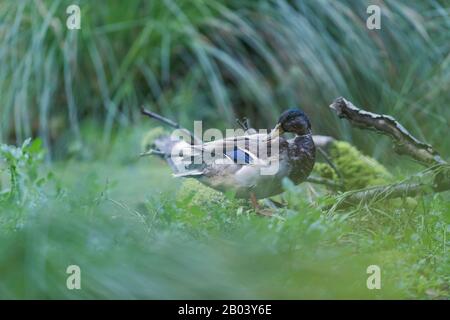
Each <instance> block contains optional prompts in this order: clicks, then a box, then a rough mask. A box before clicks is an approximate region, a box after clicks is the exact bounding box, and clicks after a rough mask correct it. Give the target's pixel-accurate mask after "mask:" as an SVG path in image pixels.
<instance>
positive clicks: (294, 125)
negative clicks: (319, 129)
mask: <svg viewBox="0 0 450 320" xmlns="http://www.w3.org/2000/svg"><path fill="white" fill-rule="evenodd" d="M284 132H291V133H294V134H296V135H298V136H303V135H308V134H311V122H309V119H308V116H307V115H306V114H305V113H304V112H303V111H301V110H299V109H289V110H286V111H285V112H283V113H282V114H281V116H280V118H279V119H278V123H277V125H276V126H275V128H273V130H272V132H271V133H270V138H272V139H273V138H276V137H278V136H280V135H282V134H283V133H284Z"/></svg>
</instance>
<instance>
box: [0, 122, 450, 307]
mask: <svg viewBox="0 0 450 320" xmlns="http://www.w3.org/2000/svg"><path fill="white" fill-rule="evenodd" d="M142 133H143V131H142V130H140V129H135V130H132V132H128V133H126V132H124V133H123V134H122V135H121V136H120V137H121V138H117V139H116V140H115V143H113V145H112V146H111V148H112V150H113V151H112V152H111V153H110V154H109V156H107V157H103V158H102V159H101V160H96V161H92V160H85V161H80V160H76V159H74V160H70V161H67V162H64V163H59V164H54V165H52V166H50V167H47V166H45V165H39V161H38V160H37V159H36V156H37V155H39V154H40V153H39V150H38V149H37V147H35V148H34V149H31V151H29V152H28V153H27V151H26V152H25V155H26V154H29V156H25V158H27V159H29V163H31V164H33V166H34V167H37V168H39V170H38V172H39V174H38V175H30V174H29V173H28V170H27V168H28V167H27V166H18V168H19V169H18V170H19V171H18V181H19V182H21V181H24V182H25V181H27V183H19V184H18V185H19V186H20V188H21V189H20V194H25V193H26V194H28V197H26V198H25V197H17V198H15V199H14V200H11V199H3V200H2V201H1V206H0V217H1V220H0V238H1V243H2V248H3V249H2V252H1V254H0V274H1V275H2V276H1V281H0V297H1V298H51V299H56V298H65V299H66V298H67V299H78V298H89V299H94V298H107V299H110V298H126V299H134V298H152V299H156V298H163V299H168V298H206V299H210V298H287V299H311V298H312V299H316V298H327V299H343V298H351V299H359V298H363V299H372V298H377V299H379V298H388V299H391V298H420V299H423V298H425V299H428V298H448V297H449V288H448V281H449V278H448V275H449V266H450V264H449V261H448V252H447V249H446V246H448V226H449V222H450V221H449V220H450V207H449V202H448V193H447V194H441V195H434V196H431V197H424V198H419V199H417V202H414V203H413V204H411V202H403V203H402V202H401V201H400V202H393V203H389V204H386V205H383V204H379V205H377V206H375V205H371V206H367V207H365V208H356V209H349V210H347V211H345V212H333V213H331V212H330V213H327V211H326V210H321V209H319V208H320V204H321V203H323V202H324V201H326V200H325V199H326V197H325V195H324V193H323V190H321V189H317V187H315V186H313V185H308V184H303V185H301V186H298V187H295V186H292V185H290V184H289V183H287V184H286V192H285V193H284V194H283V196H282V197H283V198H284V200H285V201H287V202H288V204H289V205H288V207H287V208H284V209H280V210H279V211H278V212H277V214H276V217H272V218H268V217H262V216H259V215H257V214H255V213H254V211H253V210H252V209H251V207H250V206H249V205H248V204H247V203H245V202H242V201H237V200H235V199H233V198H232V197H230V196H227V198H226V199H225V201H220V202H217V201H216V202H214V201H212V202H208V198H205V199H204V200H205V202H204V203H203V204H202V203H199V202H191V198H190V197H189V196H188V197H186V196H181V195H179V192H178V190H179V188H180V183H179V180H178V179H175V178H171V176H170V171H169V170H168V168H167V166H166V165H165V164H164V163H163V162H161V161H160V160H158V159H149V158H146V159H140V160H136V159H137V157H136V156H135V155H137V154H138V153H139V140H136V139H135V136H139V135H141V134H142ZM124 137H125V138H124ZM92 138H93V137H91V139H92ZM92 141H95V140H94V139H92ZM123 145H126V146H127V152H124V153H122V155H123V154H126V155H127V156H126V157H118V155H117V151H118V150H119V149H120V147H121V146H123ZM122 152H123V150H122ZM49 170H51V172H52V175H51V176H48V175H47V172H48V171H49ZM8 173H9V172H8V170H6V171H5V172H4V174H6V175H8ZM41 177H46V179H45V182H42V181H41ZM4 190H8V185H4ZM200 191H201V190H197V192H200ZM317 193H318V194H319V196H317V195H315V194H317ZM72 264H76V265H78V266H80V268H81V274H82V283H81V286H82V290H68V289H67V288H66V279H67V276H68V275H67V274H66V273H65V271H66V268H67V266H68V265H72ZM372 264H375V265H379V266H380V267H381V270H382V289H381V290H368V289H367V288H366V280H367V277H368V275H367V274H366V269H367V267H368V266H369V265H372Z"/></svg>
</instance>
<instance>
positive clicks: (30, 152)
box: [0, 139, 45, 203]
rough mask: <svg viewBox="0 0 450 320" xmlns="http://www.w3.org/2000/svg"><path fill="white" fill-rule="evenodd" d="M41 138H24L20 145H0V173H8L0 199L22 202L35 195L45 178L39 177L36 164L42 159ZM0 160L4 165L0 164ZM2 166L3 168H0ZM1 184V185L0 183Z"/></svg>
mask: <svg viewBox="0 0 450 320" xmlns="http://www.w3.org/2000/svg"><path fill="white" fill-rule="evenodd" d="M41 144H42V142H41V140H39V139H37V140H34V141H33V142H31V139H26V140H25V141H24V143H23V144H22V145H21V146H20V147H15V146H10V145H5V144H1V145H0V174H1V173H2V171H7V172H8V173H9V177H10V179H9V188H8V189H4V190H1V189H0V192H1V193H0V194H1V195H2V197H0V202H1V201H6V200H14V201H17V203H22V202H24V201H25V199H26V198H27V197H35V196H36V193H38V192H39V191H38V189H39V187H40V186H41V185H42V184H43V183H44V181H45V179H44V178H41V177H39V173H38V166H39V165H40V164H41V162H42V160H43V155H44V152H43V149H42V147H41ZM1 162H3V163H4V166H1ZM2 167H3V168H2ZM0 186H1V185H0Z"/></svg>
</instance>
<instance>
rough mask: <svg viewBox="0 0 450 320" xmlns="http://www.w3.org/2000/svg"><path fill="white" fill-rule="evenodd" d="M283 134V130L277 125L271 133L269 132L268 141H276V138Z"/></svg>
mask: <svg viewBox="0 0 450 320" xmlns="http://www.w3.org/2000/svg"><path fill="white" fill-rule="evenodd" d="M283 132H284V131H283V128H281V125H280V124H279V123H278V124H277V125H276V126H275V128H273V129H272V131H270V134H269V139H270V140H272V139H276V138H278V137H279V136H280V135H282V134H283Z"/></svg>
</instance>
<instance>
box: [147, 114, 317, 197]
mask: <svg viewBox="0 0 450 320" xmlns="http://www.w3.org/2000/svg"><path fill="white" fill-rule="evenodd" d="M143 113H144V114H146V115H148V116H150V117H152V118H155V119H158V120H160V121H163V122H165V123H166V124H169V125H171V126H173V127H175V128H180V127H179V126H178V125H177V124H176V123H174V122H173V121H170V120H168V119H165V118H163V117H161V116H159V115H157V114H155V113H153V112H150V111H146V110H143ZM182 130H184V132H187V133H188V134H189V135H190V136H191V137H192V138H193V140H192V141H191V143H188V142H186V141H184V140H183V139H174V138H173V137H170V136H168V135H162V136H159V137H157V138H156V139H155V140H154V148H153V149H152V151H151V153H152V154H156V155H159V156H161V157H162V158H164V159H165V160H166V161H167V162H168V164H169V165H170V166H171V167H172V170H173V171H174V175H175V176H177V177H191V178H195V179H197V180H198V181H200V182H202V183H203V184H205V185H207V186H209V187H211V188H213V189H216V190H219V191H222V192H225V191H233V192H234V193H235V195H236V197H238V198H247V199H248V198H250V199H251V200H252V202H253V203H254V202H255V201H256V199H261V198H267V197H271V196H274V195H277V194H279V193H281V192H283V188H282V180H283V178H285V177H287V178H289V179H290V180H291V181H292V182H293V183H294V184H299V183H301V182H302V181H304V180H305V179H306V178H307V177H308V176H309V174H310V173H311V171H312V169H313V167H314V163H315V146H314V141H313V138H312V134H311V123H310V121H309V119H308V117H307V116H306V114H305V113H304V112H303V111H301V110H299V109H290V110H287V111H285V112H283V114H282V115H281V116H280V117H279V119H278V122H277V124H276V126H275V127H274V128H273V129H272V130H271V131H270V133H251V134H249V132H252V130H248V131H247V132H246V133H245V134H243V135H239V136H233V137H228V138H225V139H221V140H216V141H212V142H206V143H202V142H201V141H200V139H198V138H196V137H194V136H193V135H192V134H191V133H190V132H188V131H187V130H185V129H182ZM253 132H254V131H253ZM284 133H292V134H294V137H293V138H291V139H286V138H285V137H284V136H283V134H284ZM274 146H275V147H274ZM276 146H278V152H274V151H275V149H276ZM264 149H266V150H267V152H261V151H262V150H264ZM205 155H213V157H210V158H214V160H213V161H211V160H210V161H208V160H205V157H204V156H205ZM189 160H190V161H189ZM262 170H266V172H264V173H263V172H262Z"/></svg>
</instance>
